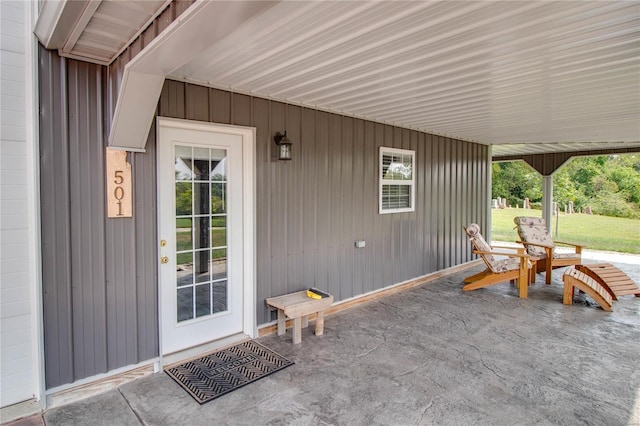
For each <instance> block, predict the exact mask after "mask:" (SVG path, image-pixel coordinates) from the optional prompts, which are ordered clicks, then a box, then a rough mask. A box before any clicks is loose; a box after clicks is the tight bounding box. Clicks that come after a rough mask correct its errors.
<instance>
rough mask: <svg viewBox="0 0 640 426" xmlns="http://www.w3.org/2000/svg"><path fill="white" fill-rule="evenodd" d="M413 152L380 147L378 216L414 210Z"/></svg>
mask: <svg viewBox="0 0 640 426" xmlns="http://www.w3.org/2000/svg"><path fill="white" fill-rule="evenodd" d="M414 159H415V151H409V150H406V149H396V148H385V147H383V146H381V147H380V210H379V212H380V214H384V213H400V212H412V211H414V210H415V177H414V174H413V170H414V165H415V161H414Z"/></svg>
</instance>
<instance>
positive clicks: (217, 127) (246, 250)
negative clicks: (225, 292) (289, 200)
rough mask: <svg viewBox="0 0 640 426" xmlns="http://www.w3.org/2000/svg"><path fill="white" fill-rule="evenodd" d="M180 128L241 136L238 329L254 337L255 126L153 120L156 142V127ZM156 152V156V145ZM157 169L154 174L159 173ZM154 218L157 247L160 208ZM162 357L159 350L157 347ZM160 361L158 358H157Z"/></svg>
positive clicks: (160, 312) (159, 306) (256, 333)
mask: <svg viewBox="0 0 640 426" xmlns="http://www.w3.org/2000/svg"><path fill="white" fill-rule="evenodd" d="M161 127H164V128H171V129H182V130H192V131H203V132H216V133H229V134H233V135H240V136H242V151H243V156H242V169H243V200H242V219H243V239H244V240H243V265H244V268H243V270H244V282H243V326H242V332H243V333H244V334H245V335H247V336H249V337H251V338H255V337H256V336H257V335H258V332H257V329H258V327H257V323H256V321H257V320H256V274H255V270H256V243H255V241H256V231H255V229H256V226H255V217H256V214H255V205H256V203H255V198H256V192H255V168H256V167H255V150H256V143H255V140H256V129H255V128H254V127H243V126H232V125H226V124H216V123H206V122H201V121H190V120H182V119H175V118H167V117H157V119H156V129H157V132H156V143H158V144H159V143H160V139H159V134H160V128H161ZM156 152H157V153H158V155H159V152H160V147H159V146H158V147H157V149H156ZM159 173H160V172H159V171H158V175H159ZM160 192H161V191H160V187H159V185H157V195H158V205H159V202H160V198H161V194H160ZM156 214H157V221H158V230H157V233H158V246H159V243H160V241H159V238H160V235H161V232H162V230H161V229H160V227H161V218H160V208H158V211H157V213H156ZM160 266H161V265H160V261H159V259H158V333H159V336H158V338H159V347H160V348H162V334H163V330H162V310H163V309H162V299H161V297H162V295H161V292H160V288H159V281H160V276H161V271H160ZM160 356H161V357H162V350H160ZM161 363H162V361H161Z"/></svg>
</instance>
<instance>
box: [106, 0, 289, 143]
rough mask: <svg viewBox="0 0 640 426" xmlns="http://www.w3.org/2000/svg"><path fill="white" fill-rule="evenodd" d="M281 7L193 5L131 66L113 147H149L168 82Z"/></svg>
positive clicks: (119, 106)
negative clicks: (256, 19)
mask: <svg viewBox="0 0 640 426" xmlns="http://www.w3.org/2000/svg"><path fill="white" fill-rule="evenodd" d="M276 3H277V2H274V1H270V2H268V1H264V2H263V1H253V2H213V1H206V0H201V1H198V2H196V3H195V4H193V5H192V6H191V7H189V8H188V9H187V10H186V11H185V12H184V13H183V14H182V15H181V16H180V17H179V18H178V19H176V20H175V21H174V22H173V23H172V24H171V25H169V26H168V27H167V28H166V29H165V30H164V31H163V32H162V34H160V35H159V36H158V37H156V38H155V39H154V40H153V41H152V42H151V43H149V45H148V46H146V47H145V48H144V49H143V50H142V51H141V52H140V53H139V54H138V55H136V57H135V58H133V59H132V60H131V61H130V62H129V63H128V64H127V65H126V66H125V69H124V73H123V78H122V84H121V86H120V92H119V94H118V101H117V103H116V109H115V114H114V116H113V122H112V123H111V132H110V134H109V146H115V147H119V148H131V149H132V150H141V149H144V147H145V145H146V143H147V135H148V133H149V129H150V127H151V122H152V121H153V116H154V113H155V110H156V106H157V104H158V99H159V98H160V93H161V91H162V85H163V83H164V78H165V77H166V76H167V75H169V74H171V73H172V72H173V71H174V70H176V69H178V68H179V67H181V66H182V65H184V64H185V63H187V62H189V61H191V60H192V59H193V58H196V57H197V56H199V55H201V54H203V52H205V51H206V50H207V49H209V48H210V47H211V46H212V45H214V44H215V43H217V42H219V41H221V40H223V39H224V38H225V37H227V36H228V35H229V34H231V33H232V32H233V31H234V30H235V29H237V28H238V27H239V26H241V25H242V24H243V23H245V22H246V21H248V20H249V19H251V18H252V17H254V16H256V15H258V14H260V13H262V12H263V11H265V10H266V9H268V8H270V7H272V6H273V5H274V4H276Z"/></svg>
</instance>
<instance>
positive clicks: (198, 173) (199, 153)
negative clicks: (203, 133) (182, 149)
mask: <svg viewBox="0 0 640 426" xmlns="http://www.w3.org/2000/svg"><path fill="white" fill-rule="evenodd" d="M209 151H210V150H209V149H207V148H194V149H193V171H194V178H195V180H202V181H205V182H208V181H209V165H210V163H209Z"/></svg>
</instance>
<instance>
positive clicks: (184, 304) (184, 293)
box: [178, 287, 193, 321]
mask: <svg viewBox="0 0 640 426" xmlns="http://www.w3.org/2000/svg"><path fill="white" fill-rule="evenodd" d="M191 318H193V287H183V288H179V289H178V321H185V320H189V319H191Z"/></svg>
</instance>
